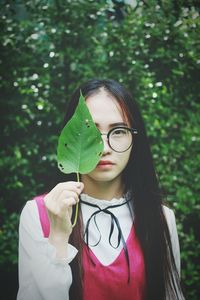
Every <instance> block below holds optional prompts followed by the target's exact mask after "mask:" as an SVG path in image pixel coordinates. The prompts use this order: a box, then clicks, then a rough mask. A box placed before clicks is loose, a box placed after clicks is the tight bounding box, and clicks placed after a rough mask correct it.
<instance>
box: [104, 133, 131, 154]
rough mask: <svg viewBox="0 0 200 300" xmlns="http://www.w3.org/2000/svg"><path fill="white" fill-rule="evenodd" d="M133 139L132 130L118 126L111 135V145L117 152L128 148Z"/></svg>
mask: <svg viewBox="0 0 200 300" xmlns="http://www.w3.org/2000/svg"><path fill="white" fill-rule="evenodd" d="M132 141H133V136H132V133H131V131H130V130H128V129H126V128H116V129H114V130H113V131H111V133H110V135H109V144H110V147H111V148H112V149H113V150H114V151H117V152H124V151H126V150H128V148H129V147H130V146H131V144H132Z"/></svg>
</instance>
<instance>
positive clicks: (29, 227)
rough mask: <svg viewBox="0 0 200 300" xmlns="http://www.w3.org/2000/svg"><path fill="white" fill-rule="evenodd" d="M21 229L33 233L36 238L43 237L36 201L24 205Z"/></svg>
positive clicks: (29, 201)
mask: <svg viewBox="0 0 200 300" xmlns="http://www.w3.org/2000/svg"><path fill="white" fill-rule="evenodd" d="M19 229H20V231H21V230H24V231H25V232H29V233H32V234H33V235H34V236H35V235H37V236H38V235H40V236H42V230H41V224H40V218H39V213H38V208H37V204H36V201H35V200H34V199H33V200H28V201H27V202H26V204H25V205H24V207H23V209H22V212H21V215H20V224H19Z"/></svg>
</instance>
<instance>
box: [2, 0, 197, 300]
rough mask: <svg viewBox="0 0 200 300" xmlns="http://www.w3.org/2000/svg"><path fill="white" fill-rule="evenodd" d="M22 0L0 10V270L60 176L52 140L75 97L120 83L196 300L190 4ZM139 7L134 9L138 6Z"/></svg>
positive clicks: (193, 25)
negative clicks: (92, 85)
mask: <svg viewBox="0 0 200 300" xmlns="http://www.w3.org/2000/svg"><path fill="white" fill-rule="evenodd" d="M124 2H128V1H93V0H90V1H62V0H60V1H49V2H47V1H34V2H32V1H20V2H16V3H12V4H7V2H6V1H5V2H4V1H2V3H1V4H0V5H1V28H2V30H1V33H0V35H1V41H2V45H1V46H0V47H1V48H0V53H1V56H2V58H1V61H0V64H1V70H2V75H1V82H0V87H1V96H2V101H1V112H2V116H1V119H0V122H1V126H0V128H1V130H2V136H3V138H2V147H1V149H0V153H1V158H0V166H1V175H2V179H1V190H2V195H1V205H0V211H1V215H2V216H3V218H2V220H1V228H0V229H1V231H0V244H1V256H0V264H1V265H2V266H3V267H6V268H8V269H9V266H10V269H11V270H13V267H12V266H13V265H14V266H16V264H17V243H18V241H17V240H18V236H17V229H18V218H19V213H20V211H21V209H22V207H23V205H24V204H25V202H26V201H27V200H28V199H31V198H32V197H33V196H35V195H36V194H39V193H43V192H45V191H47V190H49V189H50V188H52V187H53V186H54V185H55V184H56V182H58V181H59V180H60V178H61V177H62V176H61V175H60V174H59V171H58V170H57V166H56V147H57V137H58V134H59V131H60V128H61V125H62V120H63V117H64V114H63V112H64V111H65V109H66V103H67V101H68V99H69V97H70V95H71V93H72V91H73V89H74V88H75V87H76V86H77V85H78V84H79V83H80V82H83V81H84V80H87V79H89V78H93V77H101V78H102V77H103V78H105V77H107V78H113V79H115V80H118V81H120V82H122V83H124V84H125V85H126V86H127V87H128V88H129V90H130V91H131V93H132V94H134V97H135V98H136V100H137V102H138V103H139V106H140V107H141V110H142V113H143V116H144V118H145V122H146V128H147V132H148V136H149V140H150V143H151V147H152V151H153V157H154V161H155V165H156V169H157V173H158V176H159V178H160V182H161V185H162V189H163V192H164V193H165V194H166V195H167V200H168V203H169V204H170V205H171V206H172V208H173V209H174V211H175V213H176V219H177V226H178V231H179V237H180V244H181V258H182V279H183V283H184V287H185V290H186V296H187V298H188V299H191V300H195V299H198V294H199V287H198V283H199V279H200V278H199V266H198V263H197V259H198V252H199V248H200V242H199V240H200V238H199V230H198V227H197V224H199V221H200V216H199V213H198V210H199V201H198V195H199V192H200V191H199V185H198V182H199V179H200V172H199V165H200V155H199V151H198V150H199V140H200V139H199V121H200V116H199V114H196V112H197V111H198V109H199V101H198V100H197V99H198V95H199V85H198V71H199V66H200V60H199V53H198V47H197V41H198V37H199V13H198V6H197V4H196V2H195V1H183V0H182V1H155V0H150V1H146V2H145V1H138V3H137V1H133V3H135V4H134V5H132V6H131V5H128V4H125V3H124ZM136 4H137V5H136Z"/></svg>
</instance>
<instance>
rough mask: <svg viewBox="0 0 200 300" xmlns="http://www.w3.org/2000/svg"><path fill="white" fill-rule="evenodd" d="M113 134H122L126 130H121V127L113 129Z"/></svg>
mask: <svg viewBox="0 0 200 300" xmlns="http://www.w3.org/2000/svg"><path fill="white" fill-rule="evenodd" d="M113 134H114V135H124V134H126V131H125V130H121V129H118V130H115V131H114V132H113Z"/></svg>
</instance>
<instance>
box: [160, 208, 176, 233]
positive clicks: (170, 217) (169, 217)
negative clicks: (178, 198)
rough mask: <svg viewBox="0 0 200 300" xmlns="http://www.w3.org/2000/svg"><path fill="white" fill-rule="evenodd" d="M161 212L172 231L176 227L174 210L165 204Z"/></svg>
mask: <svg viewBox="0 0 200 300" xmlns="http://www.w3.org/2000/svg"><path fill="white" fill-rule="evenodd" d="M162 207H163V212H164V215H165V218H166V221H167V225H168V228H169V231H170V233H172V232H173V230H174V228H175V229H176V220H175V215H174V211H173V210H172V209H171V208H169V207H167V206H166V205H163V206H162Z"/></svg>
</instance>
